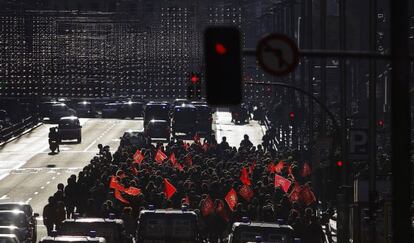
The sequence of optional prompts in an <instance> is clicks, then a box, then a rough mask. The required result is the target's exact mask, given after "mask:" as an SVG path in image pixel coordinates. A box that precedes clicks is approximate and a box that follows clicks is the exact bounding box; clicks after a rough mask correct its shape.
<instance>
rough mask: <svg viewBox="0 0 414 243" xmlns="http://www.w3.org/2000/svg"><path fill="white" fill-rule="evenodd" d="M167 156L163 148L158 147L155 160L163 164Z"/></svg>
mask: <svg viewBox="0 0 414 243" xmlns="http://www.w3.org/2000/svg"><path fill="white" fill-rule="evenodd" d="M166 158H167V155H165V154H164V152H162V151H161V149H158V151H157V153H156V154H155V161H157V163H158V164H162V162H163V161H164V160H165V159H166Z"/></svg>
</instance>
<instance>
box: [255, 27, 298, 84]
mask: <svg viewBox="0 0 414 243" xmlns="http://www.w3.org/2000/svg"><path fill="white" fill-rule="evenodd" d="M256 57H257V60H258V62H259V64H260V66H261V67H262V68H263V69H264V70H265V71H266V72H268V73H270V74H273V75H276V76H282V75H286V74H289V73H290V72H292V71H293V70H294V69H295V68H296V66H297V65H298V64H299V50H298V47H297V45H296V44H295V42H293V41H292V40H291V39H290V38H289V37H287V36H286V35H282V34H277V33H274V34H270V35H267V36H265V37H264V38H262V39H261V40H260V41H259V44H258V45H257V48H256Z"/></svg>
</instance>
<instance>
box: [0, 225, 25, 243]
mask: <svg viewBox="0 0 414 243" xmlns="http://www.w3.org/2000/svg"><path fill="white" fill-rule="evenodd" d="M3 234H7V235H15V236H16V237H17V239H18V240H19V242H25V240H26V239H25V238H24V237H23V236H21V234H19V228H18V227H17V226H14V225H8V226H0V235H3ZM19 237H21V238H19ZM0 242H2V241H1V240H0ZM6 242H7V241H6ZM29 242H31V241H30V240H29Z"/></svg>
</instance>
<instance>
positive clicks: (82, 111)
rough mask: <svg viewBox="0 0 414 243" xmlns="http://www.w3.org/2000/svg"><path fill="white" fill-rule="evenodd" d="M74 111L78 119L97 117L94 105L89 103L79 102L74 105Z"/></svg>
mask: <svg viewBox="0 0 414 243" xmlns="http://www.w3.org/2000/svg"><path fill="white" fill-rule="evenodd" d="M75 110H76V113H77V116H78V117H88V118H93V117H96V116H97V115H98V112H97V111H96V108H95V105H94V104H93V103H92V102H90V101H86V100H84V101H80V102H77V103H76V104H75Z"/></svg>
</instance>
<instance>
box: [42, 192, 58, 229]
mask: <svg viewBox="0 0 414 243" xmlns="http://www.w3.org/2000/svg"><path fill="white" fill-rule="evenodd" d="M42 215H43V223H44V225H45V226H46V230H47V235H49V236H50V235H51V233H52V230H53V225H54V223H55V222H56V201H55V198H54V197H49V199H48V204H46V205H45V207H44V208H43V214H42Z"/></svg>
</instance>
